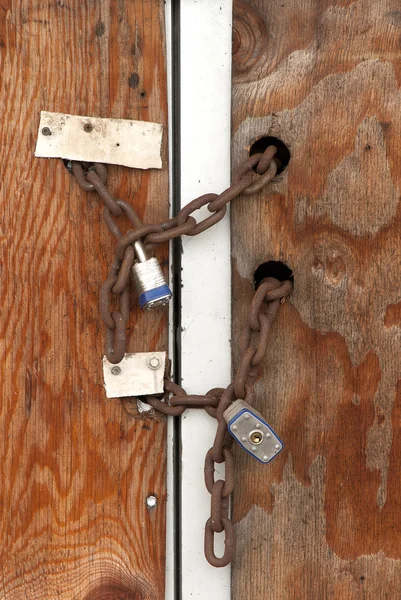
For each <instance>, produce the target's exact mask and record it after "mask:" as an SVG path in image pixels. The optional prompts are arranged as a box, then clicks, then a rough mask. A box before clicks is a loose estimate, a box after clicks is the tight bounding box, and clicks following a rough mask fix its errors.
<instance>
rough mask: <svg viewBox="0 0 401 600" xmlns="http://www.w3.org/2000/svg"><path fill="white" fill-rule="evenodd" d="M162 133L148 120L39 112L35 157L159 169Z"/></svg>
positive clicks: (157, 126)
mask: <svg viewBox="0 0 401 600" xmlns="http://www.w3.org/2000/svg"><path fill="white" fill-rule="evenodd" d="M162 134H163V127H162V125H161V124H159V123H150V122H149V121H133V120H131V119H105V118H100V117H87V116H79V115H68V114H64V113H53V112H48V111H42V112H41V114H40V124H39V131H38V138H37V144H36V150H35V156H37V157H45V158H68V159H70V160H81V161H86V162H100V163H107V164H111V165H124V166H126V167H132V168H135V169H161V168H162V159H161V145H162Z"/></svg>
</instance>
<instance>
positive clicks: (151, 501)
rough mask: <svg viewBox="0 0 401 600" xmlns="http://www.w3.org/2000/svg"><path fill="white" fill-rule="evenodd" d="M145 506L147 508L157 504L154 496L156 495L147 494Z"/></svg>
mask: <svg viewBox="0 0 401 600" xmlns="http://www.w3.org/2000/svg"><path fill="white" fill-rule="evenodd" d="M146 506H147V507H148V508H155V507H156V506H157V498H156V496H148V497H147V498H146Z"/></svg>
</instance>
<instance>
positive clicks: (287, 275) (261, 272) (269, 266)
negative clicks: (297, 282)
mask: <svg viewBox="0 0 401 600" xmlns="http://www.w3.org/2000/svg"><path fill="white" fill-rule="evenodd" d="M266 277H274V278H275V279H278V280H279V281H286V280H287V279H289V280H290V281H292V283H294V275H293V274H292V270H291V269H290V267H288V266H287V265H286V264H285V263H283V262H281V261H280V260H269V261H267V262H265V263H262V264H261V265H259V266H258V268H257V269H256V271H255V274H254V276H253V279H254V282H255V289H256V290H257V289H258V287H259V285H260V283H261V281H263V279H266Z"/></svg>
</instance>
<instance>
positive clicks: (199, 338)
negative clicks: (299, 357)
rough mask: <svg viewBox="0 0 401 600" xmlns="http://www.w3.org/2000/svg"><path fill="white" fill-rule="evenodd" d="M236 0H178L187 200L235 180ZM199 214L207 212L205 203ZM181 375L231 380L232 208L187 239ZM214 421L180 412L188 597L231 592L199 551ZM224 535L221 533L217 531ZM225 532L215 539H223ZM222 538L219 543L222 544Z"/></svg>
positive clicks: (224, 597)
mask: <svg viewBox="0 0 401 600" xmlns="http://www.w3.org/2000/svg"><path fill="white" fill-rule="evenodd" d="M231 27H232V0H219V2H215V1H210V0H181V74H180V76H181V197H182V205H183V206H184V205H185V204H187V203H188V202H189V201H190V200H192V199H193V198H195V197H197V196H199V195H201V194H204V193H207V192H221V191H223V190H224V189H225V188H226V187H228V185H229V183H230V115H231V33H232V31H231ZM198 214H199V218H202V217H204V216H207V215H210V213H209V212H208V211H207V209H203V210H202V211H200V212H199V213H198ZM182 267H183V271H182V283H183V288H182V367H181V369H182V378H183V381H182V385H183V387H184V388H185V389H186V391H187V392H188V393H194V394H199V393H205V392H206V391H208V390H209V389H211V388H213V387H225V386H226V385H227V384H228V383H229V380H230V371H231V356H230V352H231V350H230V303H231V289H230V288H231V282H230V224H229V216H228V213H227V216H226V217H225V218H224V219H223V221H221V222H220V223H219V224H218V225H216V226H215V227H213V228H212V229H210V230H208V231H207V232H205V233H202V234H201V235H199V236H197V237H194V238H191V237H185V238H184V239H183V256H182ZM215 431H216V422H215V420H214V419H211V418H210V417H208V416H207V415H205V414H204V412H203V411H196V410H191V411H186V412H185V413H184V415H183V417H182V547H181V552H182V600H195V598H201V599H204V600H212V599H213V600H228V599H229V598H230V580H229V577H230V570H229V568H228V567H226V568H223V569H215V568H213V567H211V566H210V565H209V564H208V563H207V562H206V559H205V558H204V555H203V540H204V526H205V521H206V519H207V518H208V516H209V515H210V495H209V494H208V493H207V491H206V489H205V485H204V480H203V466H204V459H205V454H206V451H207V450H208V449H209V448H210V447H211V445H212V443H213V438H214V434H215ZM217 537H220V536H217ZM220 541H221V540H219V542H220ZM222 550H223V545H222V544H220V543H219V544H217V547H216V552H220V553H222Z"/></svg>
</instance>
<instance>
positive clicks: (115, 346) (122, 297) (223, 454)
mask: <svg viewBox="0 0 401 600" xmlns="http://www.w3.org/2000/svg"><path fill="white" fill-rule="evenodd" d="M276 152H277V148H276V147H275V146H269V147H268V148H267V149H266V151H265V152H264V153H263V154H262V153H259V154H254V155H252V156H250V157H249V158H248V159H247V160H246V161H244V163H243V164H242V165H240V166H239V168H238V169H237V170H236V171H235V173H234V176H233V183H232V185H231V186H230V187H229V188H228V189H226V190H225V191H224V192H222V193H221V194H204V195H202V196H200V197H199V198H195V199H194V200H192V202H190V203H189V204H188V205H186V206H185V207H184V208H182V209H181V210H180V211H179V213H178V214H177V216H176V217H173V218H171V219H168V220H167V221H164V222H162V223H159V224H150V225H145V224H144V223H143V222H142V220H141V219H140V217H139V215H138V214H137V213H136V211H135V210H134V209H133V208H132V206H131V205H130V204H128V203H127V202H125V201H124V200H119V199H117V198H115V197H114V196H113V195H112V194H111V193H110V191H109V190H108V188H107V187H106V181H107V171H106V169H105V167H104V166H103V165H99V164H93V165H92V166H91V165H88V164H86V163H76V162H74V163H72V173H73V174H74V176H75V179H76V181H77V183H78V185H79V186H80V187H81V188H82V189H83V190H85V191H96V192H97V194H98V196H99V198H100V200H101V202H102V203H103V205H104V208H103V219H104V222H105V224H106V226H107V228H108V229H109V231H110V233H111V234H112V235H113V236H114V237H115V238H116V239H117V243H116V251H115V257H114V261H113V264H112V266H111V269H110V272H109V276H108V278H107V279H106V281H105V282H104V284H103V285H102V288H101V291H100V302H99V304H100V313H101V316H102V319H103V322H104V324H105V326H106V356H107V358H108V360H109V361H110V362H111V363H114V364H116V363H119V362H120V361H121V360H122V358H123V357H124V354H125V351H126V328H127V324H128V319H129V281H130V273H131V268H132V266H133V264H134V261H135V251H134V248H133V243H134V242H136V241H139V240H141V241H142V242H143V243H144V247H145V250H147V251H149V250H153V249H154V248H155V247H156V246H157V245H158V244H163V243H165V242H168V241H171V240H173V239H175V238H178V237H181V236H182V235H188V236H194V235H198V234H199V233H202V232H203V231H206V230H207V229H209V228H210V227H212V226H213V225H215V224H216V223H218V222H219V221H221V219H223V218H224V216H225V214H226V211H227V204H228V203H229V202H231V201H232V200H233V199H234V198H236V197H237V196H238V195H240V194H245V195H249V194H254V193H256V192H257V191H259V190H261V189H262V188H263V187H264V186H265V185H266V184H267V183H269V182H270V181H271V180H272V179H273V178H274V177H275V175H276V173H277V169H278V167H279V165H280V163H279V161H278V160H277V159H275V158H274V156H275V154H276ZM204 206H207V208H208V210H209V212H211V213H212V214H211V215H210V216H209V217H206V218H205V219H203V220H202V221H200V222H199V223H198V222H197V221H196V219H195V218H194V216H193V213H194V212H195V211H197V210H199V209H200V208H202V207H204ZM122 215H125V216H126V217H127V218H128V220H129V221H130V223H131V225H132V226H133V227H132V229H129V230H128V231H127V232H126V233H125V234H123V233H122V231H121V230H120V228H119V227H118V225H117V223H116V222H115V220H114V217H120V216H122ZM291 289H292V282H291V281H289V280H286V281H283V282H280V281H278V280H277V279H274V278H272V277H269V278H266V279H264V280H263V281H262V282H261V283H260V284H259V286H258V288H257V290H256V292H255V295H254V297H253V300H252V303H251V306H250V309H249V314H248V318H247V326H246V328H245V330H244V333H243V335H242V337H241V342H240V358H239V366H238V369H237V372H236V375H235V378H234V381H233V382H232V383H231V384H230V385H229V386H228V387H227V388H226V389H221V388H215V389H213V390H210V391H209V392H207V394H206V395H204V396H195V395H188V394H187V393H186V391H185V390H184V389H183V388H182V387H181V386H179V385H178V384H176V383H173V382H172V381H170V380H169V379H167V378H166V379H165V381H164V390H165V394H164V397H163V398H160V397H155V396H147V397H145V399H144V400H145V401H146V402H147V403H148V404H149V405H150V406H151V407H152V408H153V409H154V410H157V411H159V412H161V413H163V414H165V415H170V416H174V417H178V416H180V415H182V413H183V412H184V411H185V410H186V409H187V408H201V409H204V410H205V411H206V412H207V413H208V414H209V415H211V416H212V417H214V418H215V419H216V420H217V431H216V436H215V439H214V443H213V446H212V447H211V448H210V449H209V450H208V452H207V454H206V458H205V467H204V477H205V485H206V488H207V490H208V491H209V493H210V497H211V506H210V518H209V519H208V520H207V522H206V525H205V556H206V559H207V560H208V562H209V563H210V564H211V565H213V566H215V567H224V566H226V565H228V564H229V563H230V562H231V560H232V558H233V555H234V552H235V530H234V525H233V522H232V520H231V519H230V517H229V508H230V495H231V493H232V491H233V489H234V483H235V472H234V456H233V453H232V450H231V447H232V444H233V437H232V436H231V435H230V434H229V432H228V429H227V423H226V421H225V419H224V411H225V410H226V409H227V408H228V407H229V406H230V405H231V404H232V403H233V402H234V401H235V400H237V399H247V400H249V398H250V391H251V389H252V386H253V384H254V383H255V381H256V378H257V377H258V375H259V369H260V365H261V362H262V360H263V358H264V356H265V353H266V348H267V344H268V339H269V333H270V330H271V326H272V322H273V320H274V318H275V316H276V313H277V311H278V308H279V306H280V303H281V302H282V301H284V299H285V297H286V296H287V295H288V294H289V293H290V292H291ZM110 296H114V297H116V299H117V309H116V310H113V309H112V310H111V309H110V306H111V301H110ZM122 403H123V406H124V408H125V410H127V412H129V414H131V408H130V404H129V402H128V401H127V399H124V400H123V401H122ZM216 465H224V468H225V477H224V479H217V480H215V471H216ZM223 532H224V536H225V550H224V554H223V556H221V557H217V556H216V554H215V549H214V541H215V540H214V536H215V534H218V533H223Z"/></svg>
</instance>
